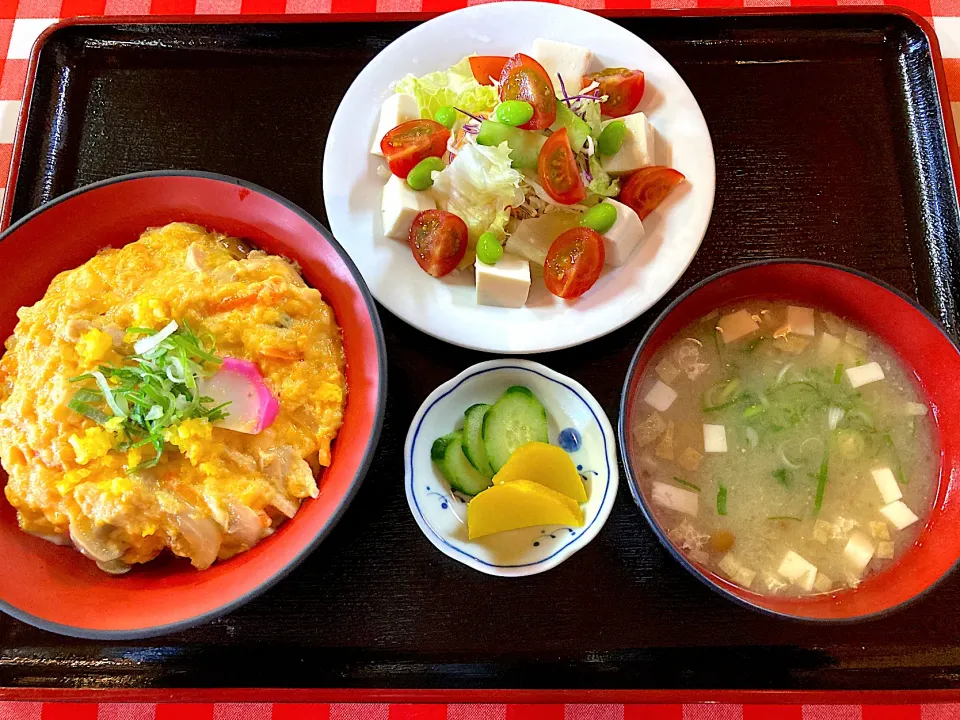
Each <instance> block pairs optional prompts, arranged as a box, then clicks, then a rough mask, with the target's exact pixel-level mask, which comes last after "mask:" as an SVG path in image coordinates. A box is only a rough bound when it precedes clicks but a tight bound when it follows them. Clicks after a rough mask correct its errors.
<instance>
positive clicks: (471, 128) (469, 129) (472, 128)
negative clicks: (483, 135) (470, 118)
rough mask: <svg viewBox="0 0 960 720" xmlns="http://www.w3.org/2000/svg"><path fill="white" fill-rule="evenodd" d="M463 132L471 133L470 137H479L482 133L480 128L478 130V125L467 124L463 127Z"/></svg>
mask: <svg viewBox="0 0 960 720" xmlns="http://www.w3.org/2000/svg"><path fill="white" fill-rule="evenodd" d="M463 131H464V132H465V133H469V134H470V135H477V134H478V133H479V132H480V128H478V127H477V126H476V125H470V124H467V125H464V126H463Z"/></svg>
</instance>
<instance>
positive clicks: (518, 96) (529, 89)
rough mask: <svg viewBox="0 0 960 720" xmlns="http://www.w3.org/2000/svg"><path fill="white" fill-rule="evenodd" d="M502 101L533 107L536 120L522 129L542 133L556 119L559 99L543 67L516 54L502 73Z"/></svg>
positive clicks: (525, 56)
mask: <svg viewBox="0 0 960 720" xmlns="http://www.w3.org/2000/svg"><path fill="white" fill-rule="evenodd" d="M500 99H501V100H524V101H526V102H528V103H530V104H531V105H532V106H533V117H532V118H530V121H529V122H526V123H524V124H523V125H520V126H519V127H521V128H522V129H524V130H543V129H544V128H548V127H550V126H551V125H553V121H554V120H556V119H557V96H556V95H554V93H553V82H552V81H551V80H550V76H549V75H547V71H546V70H544V69H543V65H541V64H540V63H538V62H537V61H536V60H534V59H533V58H532V57H530V56H529V55H524V54H523V53H517V54H516V55H514V56H513V57H512V58H510V59H509V60H507V62H506V64H505V65H504V66H503V71H502V72H501V73H500Z"/></svg>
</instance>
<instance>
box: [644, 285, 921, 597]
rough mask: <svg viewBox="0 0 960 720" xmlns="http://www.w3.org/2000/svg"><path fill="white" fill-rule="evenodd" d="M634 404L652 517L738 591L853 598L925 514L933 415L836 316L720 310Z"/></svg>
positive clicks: (903, 374) (896, 367) (655, 368)
mask: <svg viewBox="0 0 960 720" xmlns="http://www.w3.org/2000/svg"><path fill="white" fill-rule="evenodd" d="M639 393H640V395H639V400H640V402H637V403H636V412H635V416H634V417H633V418H632V419H631V421H632V435H633V442H634V443H635V447H636V448H637V458H638V463H637V465H638V466H639V468H638V469H639V475H640V477H639V482H640V485H641V489H642V492H643V493H644V495H645V497H646V499H647V501H648V503H649V505H650V507H652V508H653V512H654V515H655V516H656V518H657V520H658V521H659V523H660V525H661V526H662V527H663V528H664V530H665V531H666V532H667V534H668V535H669V537H670V539H671V541H672V542H673V544H674V545H675V546H676V547H677V548H678V549H679V550H681V551H682V552H683V553H685V554H686V555H687V557H688V558H689V559H690V560H692V561H694V562H695V563H698V564H699V565H701V566H703V567H705V568H706V569H709V570H711V571H713V572H715V573H717V574H719V575H721V576H723V577H725V578H727V579H729V580H730V581H731V582H734V583H736V584H738V585H741V586H742V587H745V588H748V589H750V590H753V591H755V592H758V593H762V594H775V593H781V594H790V595H812V594H819V593H829V592H836V591H839V590H843V589H845V588H853V587H856V586H857V585H858V584H859V583H860V582H862V581H863V579H864V577H866V576H867V575H868V574H870V573H873V572H878V571H881V570H883V569H884V568H886V567H888V566H889V565H890V564H891V563H893V562H896V560H897V558H898V557H899V556H900V555H901V554H902V553H903V552H905V551H906V550H907V548H909V547H910V546H911V545H912V544H913V543H914V541H915V539H916V536H917V534H918V532H919V529H920V528H921V527H922V526H923V524H924V521H925V519H926V517H927V515H928V513H929V510H930V505H931V502H932V497H933V495H934V490H935V486H936V482H937V478H938V472H939V450H938V446H937V439H936V429H935V426H934V423H933V419H932V417H931V414H930V413H929V412H928V408H927V406H926V405H925V404H924V401H923V399H922V398H921V397H920V394H919V391H918V388H917V387H916V386H915V384H914V381H913V379H912V377H911V376H910V374H909V372H908V371H907V370H906V369H905V368H904V367H903V366H902V364H901V363H900V361H899V360H898V359H897V357H896V356H895V355H894V354H893V353H892V352H891V350H890V349H888V348H887V347H885V346H884V344H883V343H882V342H880V341H879V340H878V339H877V338H875V337H873V336H871V335H870V334H869V333H866V332H864V331H863V330H861V329H859V328H857V327H855V326H853V325H852V324H850V323H848V322H846V321H845V320H842V319H840V318H838V317H836V316H834V315H831V314H829V313H826V312H821V311H818V310H815V309H813V308H806V307H796V306H787V305H784V304H782V303H772V302H770V303H763V302H750V303H746V304H742V305H738V306H735V307H730V308H725V309H724V310H722V311H720V312H717V313H713V314H712V315H710V316H708V317H706V318H704V319H702V320H701V321H699V322H697V323H695V324H693V325H691V326H690V327H688V328H686V329H685V330H683V331H682V332H680V333H679V334H678V335H677V336H676V337H674V338H673V339H672V340H671V341H670V342H668V343H666V344H665V345H664V347H663V349H662V350H661V351H660V353H659V354H658V355H657V356H656V357H655V358H654V359H653V361H652V362H651V363H650V364H649V365H648V367H647V371H646V374H645V376H644V378H643V379H642V381H641V384H640V386H639Z"/></svg>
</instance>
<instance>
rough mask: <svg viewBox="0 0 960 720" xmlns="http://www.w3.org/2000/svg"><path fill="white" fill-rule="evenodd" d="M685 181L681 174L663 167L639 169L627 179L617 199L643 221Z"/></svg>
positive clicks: (655, 166)
mask: <svg viewBox="0 0 960 720" xmlns="http://www.w3.org/2000/svg"><path fill="white" fill-rule="evenodd" d="M685 179H686V178H684V176H683V173H680V172H678V171H677V170H674V169H673V168H668V167H666V166H665V165H652V166H650V167H645V168H640V169H639V170H637V171H636V172H635V173H633V174H632V175H631V176H630V177H629V178H627V182H626V183H624V185H623V187H622V188H621V189H620V198H619V199H620V202H622V203H623V204H624V205H626V206H628V207H630V208H631V209H633V211H634V212H635V213H636V214H637V215H639V216H640V219H641V220H644V219H645V218H646V217H647V215H649V214H650V213H652V212H653V211H654V210H656V209H657V205H659V204H660V203H661V202H663V199H664V198H665V197H666V196H667V195H669V194H670V191H671V190H673V189H674V188H675V187H676V186H677V185H679V184H680V183H682V182H683V181H684V180H685Z"/></svg>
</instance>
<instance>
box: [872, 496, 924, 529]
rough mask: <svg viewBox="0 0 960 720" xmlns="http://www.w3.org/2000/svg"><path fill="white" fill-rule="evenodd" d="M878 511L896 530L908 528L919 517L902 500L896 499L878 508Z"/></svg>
mask: <svg viewBox="0 0 960 720" xmlns="http://www.w3.org/2000/svg"><path fill="white" fill-rule="evenodd" d="M880 512H881V513H883V516H884V517H885V518H886V519H887V520H889V521H890V522H891V523H892V524H893V526H894V527H895V528H896V529H897V530H903V529H904V528H908V527H910V526H911V525H913V524H914V523H915V522H916V521H917V520H919V519H920V518H918V517H917V516H916V515H915V514H914V512H913V510H911V509H910V508H908V507H907V504H906V503H905V502H903V501H902V500H897V501H896V502H892V503H890V504H889V505H886V506H884V507H882V508H880Z"/></svg>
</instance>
